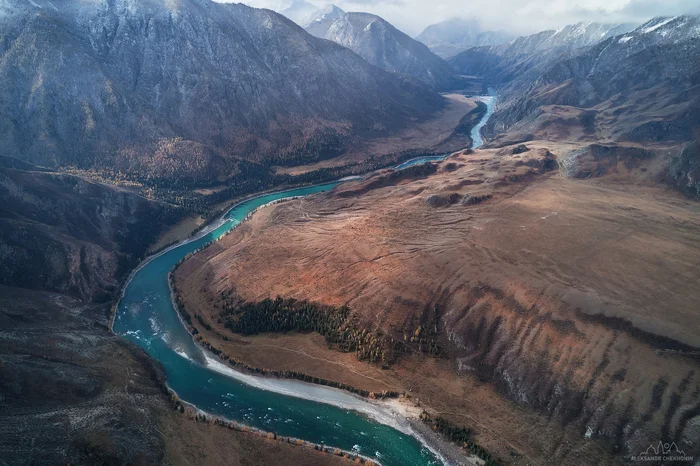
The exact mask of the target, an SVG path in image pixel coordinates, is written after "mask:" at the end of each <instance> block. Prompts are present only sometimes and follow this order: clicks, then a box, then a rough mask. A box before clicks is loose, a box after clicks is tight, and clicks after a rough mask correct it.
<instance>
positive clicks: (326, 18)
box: [305, 5, 345, 37]
mask: <svg viewBox="0 0 700 466" xmlns="http://www.w3.org/2000/svg"><path fill="white" fill-rule="evenodd" d="M344 16H345V12H344V11H343V10H342V9H340V8H338V7H337V6H335V5H327V6H326V7H325V8H321V9H320V10H318V11H316V12H315V13H314V14H313V15H311V17H310V18H309V21H308V23H307V24H306V26H305V28H306V30H307V31H308V32H309V34H311V35H313V36H317V37H319V35H321V36H322V35H323V34H325V32H326V31H325V27H326V25H327V24H328V22H330V21H338V20H342V19H343V17H344Z"/></svg>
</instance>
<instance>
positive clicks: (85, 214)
mask: <svg viewBox="0 0 700 466" xmlns="http://www.w3.org/2000/svg"><path fill="white" fill-rule="evenodd" d="M180 215H181V213H180V212H179V209H175V208H172V207H168V206H164V205H160V204H156V203H153V202H150V201H147V200H146V199H144V198H142V197H140V196H136V195H134V194H131V193H128V192H124V191H119V190H116V189H114V188H111V187H107V186H103V185H99V184H95V183H91V182H88V181H85V180H83V179H81V178H78V177H75V176H71V175H64V174H56V173H45V172H40V171H29V170H18V169H11V168H0V264H2V265H0V284H4V285H9V286H17V287H22V288H32V289H43V290H51V291H57V292H61V293H64V294H68V295H72V296H73V297H76V298H81V299H84V300H87V301H91V300H98V301H103V302H104V301H110V300H111V299H112V298H114V297H115V296H116V293H117V292H118V286H119V283H120V280H121V279H123V278H124V276H125V275H126V274H127V273H128V272H129V271H130V270H131V268H133V267H134V266H135V265H136V264H137V263H138V261H139V259H140V257H141V256H142V255H143V253H145V252H146V250H147V248H148V246H149V245H150V244H151V243H153V242H154V241H155V239H156V238H157V237H158V234H159V233H160V232H161V231H162V229H163V228H164V227H165V226H166V225H168V224H169V223H173V222H174V221H175V220H176V219H177V218H178V217H179V216H180Z"/></svg>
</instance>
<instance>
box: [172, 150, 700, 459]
mask: <svg viewBox="0 0 700 466" xmlns="http://www.w3.org/2000/svg"><path fill="white" fill-rule="evenodd" d="M665 157H666V156H665V155H664V154H662V153H654V152H650V151H646V150H643V149H640V148H638V147H635V146H617V145H611V144H610V145H606V144H585V143H581V142H545V141H535V142H531V143H528V144H527V146H522V145H510V146H506V147H503V148H500V149H490V150H481V151H476V152H469V151H466V152H464V153H460V154H457V155H454V156H452V157H451V158H449V159H448V160H446V161H445V162H443V163H441V164H439V165H438V166H437V167H436V168H435V169H430V168H423V169H420V170H419V169H414V170H412V171H408V172H406V173H403V174H400V175H399V174H394V173H393V172H391V171H384V172H380V173H377V174H375V175H374V176H372V177H370V178H368V179H365V180H362V181H357V182H352V183H345V184H343V185H341V186H339V187H338V188H336V189H335V190H334V191H333V192H331V193H328V194H324V195H319V196H314V197H312V198H307V199H302V200H295V201H291V202H287V203H283V204H280V205H276V206H272V207H268V208H265V209H263V210H262V211H261V212H259V213H258V214H256V215H255V216H254V217H253V219H252V220H251V221H250V222H249V223H247V224H245V225H244V226H242V227H241V228H239V229H237V230H235V231H234V232H233V233H232V234H230V235H229V236H227V237H226V238H224V239H223V240H221V241H219V242H217V243H215V244H213V245H212V246H210V247H209V248H207V249H205V250H204V251H203V252H201V253H199V254H197V255H195V256H193V257H192V258H191V259H189V260H188V261H186V262H185V263H184V264H183V265H182V266H181V267H180V268H179V269H178V270H177V272H176V283H177V287H178V290H179V292H180V294H181V296H182V298H183V300H184V303H185V305H186V307H187V309H188V310H189V311H190V312H193V313H195V314H198V315H200V316H201V318H202V322H204V323H206V324H207V325H208V326H209V327H210V329H209V330H206V328H202V326H199V325H198V326H199V328H200V330H202V331H203V332H205V336H206V338H207V339H209V340H213V341H216V342H217V344H219V343H220V344H221V345H223V346H224V347H225V348H226V351H229V352H231V354H233V355H235V356H236V357H237V358H239V359H240V360H243V361H245V362H248V363H250V364H251V365H255V366H256V367H269V368H274V369H286V370H300V371H302V372H305V373H308V374H311V375H314V376H318V377H325V378H329V379H335V380H341V381H343V382H345V383H349V384H355V385H356V386H357V385H361V386H363V387H367V389H374V390H379V389H382V390H384V389H389V388H391V389H396V390H399V391H401V390H404V391H407V392H409V393H411V395H412V396H413V398H414V401H417V402H418V403H419V404H420V405H421V406H422V407H425V408H426V409H428V410H429V411H431V410H432V411H434V412H437V413H441V414H442V415H443V416H445V417H447V418H448V419H449V420H450V421H451V422H454V423H461V424H466V425H468V426H470V427H472V428H473V429H475V431H476V433H477V437H476V438H477V440H478V441H479V443H481V444H483V445H485V446H486V447H487V448H488V449H490V450H491V451H493V452H495V453H496V454H497V455H498V456H499V457H500V458H501V460H502V461H503V462H505V463H512V464H526V463H530V464H532V463H547V462H555V463H561V464H616V463H618V462H624V461H625V458H628V457H629V456H631V455H636V454H639V453H641V452H643V451H644V450H645V449H646V448H647V447H648V445H649V444H650V443H651V442H655V443H658V441H659V440H660V439H661V440H663V441H671V440H672V441H675V442H677V443H678V445H679V447H680V448H681V450H684V451H685V453H686V454H689V455H690V454H695V455H697V454H698V453H699V452H698V451H697V449H698V440H700V428H699V427H698V426H699V423H700V375H698V374H699V371H698V369H700V361H699V360H698V351H700V349H698V348H699V347H700V331H699V330H698V329H700V322H699V321H698V315H697V313H696V312H695V311H696V309H697V307H698V304H700V295H699V294H698V292H697V286H698V283H700V272H699V271H698V270H700V269H699V268H698V264H700V238H699V237H698V235H697V232H698V231H699V230H698V229H699V228H700V222H699V221H698V218H699V217H698V214H699V213H700V205H698V204H697V203H696V202H695V201H692V200H689V199H686V198H683V197H682V196H681V195H679V194H678V193H676V192H675V191H673V190H672V189H670V188H668V187H666V186H665V185H663V184H659V183H658V181H659V177H660V176H662V175H661V174H662V173H663V171H664V170H665V168H664V167H665V162H664V160H665ZM572 167H573V168H572ZM584 172H585V173H586V176H575V175H576V173H584ZM278 295H279V296H283V297H294V298H298V299H306V300H309V301H311V302H315V303H321V304H326V305H331V306H337V307H339V306H343V305H347V306H348V307H349V309H350V311H351V316H352V319H355V322H356V325H357V326H359V327H360V328H364V329H366V330H368V331H370V332H375V334H376V335H380V334H381V335H388V336H391V337H393V338H394V339H396V340H398V341H404V342H406V345H407V346H410V347H413V348H414V349H415V348H416V347H417V345H418V343H417V342H418V341H421V342H422V341H432V339H434V340H435V341H437V342H438V344H439V347H440V348H441V349H440V351H439V354H438V356H437V357H431V356H429V355H428V353H427V352H425V351H422V352H421V351H408V352H406V354H402V355H400V356H398V357H397V359H396V361H394V362H393V363H392V364H391V365H390V367H389V368H388V369H385V370H381V369H380V367H379V365H373V364H369V363H366V362H359V361H358V360H357V358H355V357H354V356H352V355H349V354H344V355H342V356H338V354H339V353H337V352H336V351H335V350H330V349H329V348H328V346H327V345H326V344H325V343H324V342H323V340H322V339H319V338H318V336H317V335H314V334H310V335H309V334H295V333H292V334H287V335H284V336H282V335H275V334H264V335H247V336H240V335H234V334H232V333H231V332H230V331H229V330H228V329H226V328H225V327H224V325H223V320H222V316H223V314H222V309H223V308H224V307H225V305H226V303H225V300H226V299H227V298H226V299H225V298H224V296H235V297H237V298H238V299H242V300H245V301H248V302H258V301H260V300H262V299H265V298H268V297H272V298H274V297H275V296H278ZM204 327H206V326H204ZM413 336H415V337H416V338H413ZM223 337H226V339H225V340H224V338H223ZM414 341H415V342H416V343H415V344H414ZM421 344H422V343H421ZM339 365H344V366H345V367H346V370H342V369H341V368H340V367H339Z"/></svg>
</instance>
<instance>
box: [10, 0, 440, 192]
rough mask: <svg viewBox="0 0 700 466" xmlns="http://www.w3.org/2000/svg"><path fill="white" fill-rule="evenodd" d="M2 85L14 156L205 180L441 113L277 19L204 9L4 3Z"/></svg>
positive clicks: (60, 1) (407, 87)
mask: <svg viewBox="0 0 700 466" xmlns="http://www.w3.org/2000/svg"><path fill="white" fill-rule="evenodd" d="M448 68H449V67H448ZM0 84H1V85H0V144H1V145H2V146H3V148H4V151H5V152H4V155H7V156H11V157H15V158H19V159H22V160H25V161H29V162H31V163H34V164H38V165H43V166H51V167H56V166H66V165H74V166H77V167H80V168H91V167H95V168H107V169H109V170H115V171H117V172H120V173H124V174H126V175H127V176H130V177H132V178H138V179H152V178H156V179H165V180H170V181H172V180H178V179H181V178H184V179H186V180H189V181H193V182H198V183H200V184H203V183H207V182H212V181H215V180H225V179H228V178H230V177H231V176H233V175H235V174H236V173H238V165H239V162H240V160H241V159H242V158H245V159H247V160H252V161H264V160H265V158H266V157H268V156H270V155H275V156H276V157H282V155H283V154H284V153H285V152H294V151H295V150H299V149H301V148H305V147H307V146H308V145H309V144H310V143H311V144H312V145H313V144H320V145H323V143H324V142H327V141H332V142H333V144H334V145H336V146H338V147H336V148H335V149H336V150H342V148H343V147H345V146H347V145H348V144H350V143H351V141H352V139H353V138H355V137H357V136H358V135H368V134H369V135H377V134H379V135H381V134H383V133H382V132H386V131H389V130H392V129H396V128H400V127H404V126H405V125H406V124H407V123H408V122H409V121H414V120H416V119H418V120H421V119H425V118H427V117H428V116H429V115H430V114H431V113H432V112H434V111H436V110H439V109H441V108H442V107H443V105H444V102H443V99H441V98H440V96H438V95H437V94H435V93H433V92H432V91H430V90H429V89H427V88H426V87H424V86H422V85H418V84H415V83H409V82H407V81H406V80H403V79H401V78H400V77H398V76H395V75H392V74H389V73H386V72H384V71H381V70H379V69H377V68H375V67H373V66H371V65H369V64H368V63H366V62H365V61H364V60H362V59H361V58H360V57H358V56H357V55H355V54H354V53H352V52H350V51H349V50H347V49H345V48H343V47H340V46H338V45H336V44H332V43H330V42H327V41H322V40H318V39H316V38H314V37H312V36H310V35H309V34H307V33H306V32H305V31H303V30H302V29H301V28H299V27H298V26H296V25H295V24H293V23H292V22H291V21H289V20H288V19H286V18H284V17H282V16H280V15H278V14H276V13H274V12H272V11H269V10H260V9H254V8H250V7H247V6H244V5H241V4H219V3H214V2H210V1H207V0H181V1H174V2H170V1H165V0H116V1H111V0H110V1H99V0H90V1H86V2H81V1H75V0H56V1H53V2H49V1H45V0H40V1H39V2H24V1H15V0H4V1H3V2H2V4H0ZM281 154H282V155H281Z"/></svg>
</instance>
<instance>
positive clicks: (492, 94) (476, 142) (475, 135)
mask: <svg viewBox="0 0 700 466" xmlns="http://www.w3.org/2000/svg"><path fill="white" fill-rule="evenodd" d="M477 98H478V99H479V100H481V101H482V102H484V103H485V104H486V113H485V114H484V116H482V117H481V120H479V123H477V124H476V126H474V127H473V128H472V131H471V133H470V134H469V137H470V138H471V140H472V145H471V148H472V149H478V148H479V147H481V146H483V145H484V138H483V137H482V136H481V130H482V129H483V128H484V126H486V122H487V121H489V118H491V115H493V111H494V109H495V107H496V91H494V90H493V89H491V88H489V95H483V96H479V97H477ZM453 153H454V152H450V153H448V154H441V155H428V156H424V157H416V158H415V159H411V160H407V161H405V162H404V163H402V164H400V165H397V166H396V167H394V169H395V170H403V169H404V168H408V167H412V166H414V165H423V164H426V163H428V162H442V161H443V160H445V159H446V158H447V157H449V156H450V155H452V154H453Z"/></svg>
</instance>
